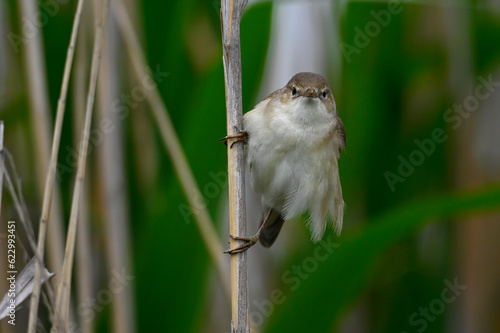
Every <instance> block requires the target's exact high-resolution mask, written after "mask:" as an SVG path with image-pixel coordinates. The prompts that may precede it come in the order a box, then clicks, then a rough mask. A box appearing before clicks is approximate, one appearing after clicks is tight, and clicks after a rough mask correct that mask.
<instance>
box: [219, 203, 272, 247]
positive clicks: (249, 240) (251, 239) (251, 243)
mask: <svg viewBox="0 0 500 333" xmlns="http://www.w3.org/2000/svg"><path fill="white" fill-rule="evenodd" d="M272 212H273V211H272V209H271V210H269V213H268V214H267V216H266V219H265V220H264V222H263V223H262V225H261V226H260V228H259V230H258V231H257V233H256V234H255V235H253V236H252V237H239V236H233V235H229V237H231V238H232V239H235V240H239V241H244V242H245V243H243V244H241V245H240V246H237V247H235V248H232V249H229V250H227V251H224V253H229V254H236V253H240V252H245V251H246V250H248V249H249V248H251V247H252V246H254V245H255V243H257V241H258V240H259V237H260V234H261V233H262V230H264V228H265V226H266V225H267V223H268V221H269V220H270V217H271V214H272Z"/></svg>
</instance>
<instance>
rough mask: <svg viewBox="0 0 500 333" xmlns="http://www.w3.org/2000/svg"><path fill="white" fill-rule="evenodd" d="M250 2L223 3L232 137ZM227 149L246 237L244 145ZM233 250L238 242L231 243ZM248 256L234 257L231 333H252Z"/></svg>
mask: <svg viewBox="0 0 500 333" xmlns="http://www.w3.org/2000/svg"><path fill="white" fill-rule="evenodd" d="M246 4H247V0H223V1H222V10H221V16H222V17H221V24H222V48H223V50H222V52H223V61H224V79H225V86H226V114H227V133H228V135H234V134H237V133H236V132H237V131H238V130H241V129H242V128H243V120H242V119H243V112H242V91H241V47H240V22H241V17H242V15H243V11H244V9H245V6H246ZM231 147H232V145H231V144H228V145H227V154H228V180H229V223H230V233H231V235H234V236H240V237H245V236H246V234H247V227H246V210H245V164H244V163H245V162H244V153H243V145H242V144H236V145H234V146H233V147H232V148H231ZM230 243H231V248H234V247H236V246H237V245H238V241H236V240H234V239H231V242H230ZM247 279H248V275H247V253H246V252H242V253H238V254H232V255H231V309H232V320H231V331H232V332H237V333H243V332H245V333H248V332H250V320H249V306H248V280H247Z"/></svg>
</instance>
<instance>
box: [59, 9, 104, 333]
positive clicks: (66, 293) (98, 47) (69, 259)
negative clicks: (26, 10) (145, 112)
mask: <svg viewBox="0 0 500 333" xmlns="http://www.w3.org/2000/svg"><path fill="white" fill-rule="evenodd" d="M108 9H109V0H103V1H102V10H101V16H100V17H99V18H98V21H97V29H96V32H95V37H94V48H93V55H92V65H91V69H90V82H89V91H88V95H87V104H86V110H85V124H84V129H83V131H82V136H81V141H80V149H79V151H78V166H77V171H76V179H75V185H74V187H73V199H72V202H71V212H70V219H69V227H68V236H67V240H66V250H65V253H64V264H63V272H62V277H61V282H60V284H59V288H58V290H57V297H56V308H55V316H54V327H53V329H52V331H53V332H59V330H60V329H61V330H63V331H65V330H66V329H67V327H66V325H67V323H68V313H69V299H70V290H71V273H72V270H73V259H74V251H75V243H76V231H77V228H78V209H79V207H80V198H81V195H82V189H83V181H84V178H85V166H86V161H87V151H88V146H89V139H90V127H91V124H92V113H93V112H92V111H93V108H94V101H95V93H96V87H97V79H98V77H99V67H100V65H101V56H102V48H103V43H104V39H105V33H106V31H107V30H106V27H107V18H108Z"/></svg>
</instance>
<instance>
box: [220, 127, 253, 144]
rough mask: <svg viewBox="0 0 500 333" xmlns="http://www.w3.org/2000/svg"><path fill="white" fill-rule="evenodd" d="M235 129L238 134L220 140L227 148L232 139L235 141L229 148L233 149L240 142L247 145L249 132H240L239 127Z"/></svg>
mask: <svg viewBox="0 0 500 333" xmlns="http://www.w3.org/2000/svg"><path fill="white" fill-rule="evenodd" d="M234 129H235V131H236V134H233V135H228V136H225V137H223V138H222V139H219V142H221V141H224V144H225V145H226V146H227V142H228V141H229V140H231V139H234V141H233V142H232V143H231V146H229V148H233V146H234V145H235V144H236V143H238V142H243V143H247V141H248V133H247V131H240V130H239V129H238V128H237V127H234Z"/></svg>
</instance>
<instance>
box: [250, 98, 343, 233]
mask: <svg viewBox="0 0 500 333" xmlns="http://www.w3.org/2000/svg"><path fill="white" fill-rule="evenodd" d="M268 102H269V101H268V100H266V101H263V102H262V103H260V104H259V105H257V106H256V108H255V109H254V110H252V111H250V112H248V113H246V114H245V116H244V127H245V130H246V131H247V132H248V134H249V141H248V145H247V165H248V167H249V168H250V181H251V185H252V188H253V190H254V191H255V192H257V193H260V194H261V195H262V202H263V205H264V206H265V207H269V208H273V209H274V210H277V211H280V212H281V214H282V215H283V216H284V218H285V219H291V218H293V217H294V216H296V215H299V214H302V213H303V212H305V211H309V212H310V223H309V226H310V228H311V232H312V236H313V239H314V240H319V239H320V238H321V236H322V235H323V232H324V230H325V226H326V221H327V218H328V215H331V217H332V221H333V220H337V223H336V224H335V225H334V227H335V228H336V229H337V230H338V231H340V230H339V229H340V227H341V223H342V215H343V200H342V190H341V187H340V181H339V176H338V165H337V159H338V150H339V149H338V148H339V147H338V144H337V142H339V141H338V140H336V139H335V135H333V133H334V128H335V126H337V121H336V118H335V115H333V114H332V113H329V112H328V111H327V110H326V108H325V107H324V105H323V103H321V102H320V101H319V100H317V99H310V98H298V99H296V100H295V101H294V103H293V104H292V105H291V106H290V107H289V108H288V109H286V110H285V109H283V106H282V104H280V103H276V106H275V107H274V108H271V107H269V105H268ZM273 106H274V103H273ZM339 210H342V214H339ZM339 216H340V218H339Z"/></svg>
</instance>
